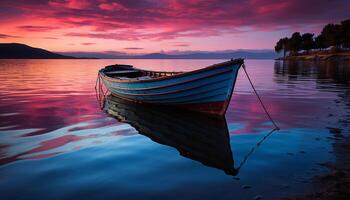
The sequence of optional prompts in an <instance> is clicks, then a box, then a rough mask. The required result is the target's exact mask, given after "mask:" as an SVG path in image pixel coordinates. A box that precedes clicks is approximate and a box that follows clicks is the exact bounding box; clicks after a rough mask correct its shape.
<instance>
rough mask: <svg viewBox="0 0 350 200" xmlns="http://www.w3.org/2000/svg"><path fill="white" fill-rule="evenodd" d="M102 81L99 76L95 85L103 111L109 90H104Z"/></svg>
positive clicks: (98, 75)
mask: <svg viewBox="0 0 350 200" xmlns="http://www.w3.org/2000/svg"><path fill="white" fill-rule="evenodd" d="M101 79H102V78H101V76H100V74H97V78H96V83H95V92H96V98H97V101H98V103H99V105H100V108H101V109H103V107H104V104H105V99H106V95H107V94H108V89H107V90H106V91H104V90H103V82H102V80H101Z"/></svg>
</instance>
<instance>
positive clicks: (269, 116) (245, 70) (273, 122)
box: [242, 64, 280, 130]
mask: <svg viewBox="0 0 350 200" xmlns="http://www.w3.org/2000/svg"><path fill="white" fill-rule="evenodd" d="M242 68H243V70H244V73H245V74H246V76H247V78H248V81H249V83H250V85H251V87H252V88H253V90H254V93H255V95H256V96H257V98H258V100H259V102H260V105H261V107H262V108H263V109H264V111H265V113H266V115H267V117H268V118H269V119H270V121H271V122H272V124H273V125H274V126H275V129H276V130H280V128H279V127H278V126H277V124H276V123H275V121H274V120H273V119H272V117H271V115H270V113H269V112H268V110H267V109H266V106H265V105H264V103H263V102H262V100H261V97H260V96H259V94H258V92H257V91H256V89H255V87H254V84H253V82H252V80H251V79H250V77H249V74H248V72H247V69H246V67H245V65H244V64H243V65H242Z"/></svg>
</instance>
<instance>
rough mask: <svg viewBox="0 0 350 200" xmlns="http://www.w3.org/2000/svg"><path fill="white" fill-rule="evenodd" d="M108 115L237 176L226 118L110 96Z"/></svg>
mask: <svg viewBox="0 0 350 200" xmlns="http://www.w3.org/2000/svg"><path fill="white" fill-rule="evenodd" d="M104 110H105V112H106V113H108V114H110V115H112V116H113V117H115V118H117V119H118V120H119V121H122V122H126V123H128V124H130V125H131V126H133V127H134V128H135V129H136V130H137V131H138V132H139V133H140V134H142V135H145V136H147V137H149V138H150V139H152V140H153V141H155V142H157V143H160V144H164V145H168V146H171V147H174V148H176V149H177V150H178V151H179V152H180V155H182V156H184V157H186V158H190V159H192V160H196V161H199V162H201V163H202V164H204V165H206V166H210V167H215V168H218V169H221V170H223V171H224V172H225V173H226V174H229V175H236V174H237V170H235V168H234V161H233V157H232V151H231V148H230V140H229V133H228V128H227V124H226V120H225V118H224V117H220V118H219V117H213V116H208V115H203V114H200V113H197V112H192V111H187V110H186V111H185V110H179V109H178V108H173V107H167V106H159V105H150V104H137V103H133V102H130V101H126V100H123V99H120V98H118V97H115V96H113V95H108V96H107V97H106V102H105V106H104Z"/></svg>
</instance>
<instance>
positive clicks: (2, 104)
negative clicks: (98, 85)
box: [0, 60, 350, 199]
mask: <svg viewBox="0 0 350 200" xmlns="http://www.w3.org/2000/svg"><path fill="white" fill-rule="evenodd" d="M217 62H220V60H1V61H0V80H1V84H0V199H81V198H84V199H214V198H216V199H254V198H255V197H256V196H257V195H260V196H262V197H263V198H264V199H278V198H280V197H283V196H290V195H293V194H295V193H302V192H305V191H310V190H312V189H313V184H312V181H311V178H312V177H313V176H315V175H319V174H322V173H325V172H327V168H325V167H323V164H322V163H327V162H334V161H335V160H336V159H337V158H336V155H334V153H333V148H334V144H335V142H336V140H337V138H336V137H335V135H334V134H333V133H332V128H340V129H341V130H342V134H346V133H347V131H348V127H347V126H348V122H349V120H350V119H349V118H350V101H349V100H350V96H349V94H350V85H349V81H350V63H348V62H340V63H306V62H295V63H282V62H275V61H273V60H247V61H246V66H247V70H248V71H249V73H250V75H251V78H252V79H253V82H254V83H255V85H256V88H257V90H258V91H259V93H260V94H261V97H262V98H263V100H264V102H265V104H266V106H267V108H268V109H269V111H270V112H271V115H272V116H273V118H274V119H275V121H276V122H277V124H278V125H279V126H280V127H281V130H280V131H275V132H273V133H272V134H271V130H272V129H273V126H272V124H271V122H269V120H268V119H267V117H266V115H265V114H264V112H263V110H262V109H261V106H260V105H259V102H258V101H257V99H256V97H255V96H254V94H253V93H252V90H251V88H250V86H249V83H248V81H247V79H246V77H245V75H244V73H243V71H242V70H241V71H240V73H239V77H238V80H237V84H236V87H235V91H234V94H233V97H232V100H231V104H230V107H229V109H228V111H227V114H226V119H225V120H224V121H222V120H221V121H219V122H217V121H215V120H211V119H203V117H201V116H198V115H191V114H188V113H186V112H184V113H182V112H176V111H175V112H174V111H169V112H168V114H165V115H164V113H167V112H166V111H165V110H159V109H158V110H157V108H154V109H153V108H149V107H148V108H141V107H137V105H135V106H133V105H128V104H125V105H124V104H123V103H122V102H118V101H114V100H113V99H112V100H113V101H111V102H109V103H107V106H112V107H110V108H113V109H117V110H114V111H115V112H113V113H114V116H113V113H112V112H109V113H110V115H108V114H106V113H105V112H103V111H101V109H100V107H99V104H98V102H97V100H96V96H95V90H94V86H95V80H96V76H97V71H98V69H100V68H101V67H102V66H105V65H108V64H115V63H126V64H133V65H134V66H137V67H144V68H147V69H152V70H171V71H188V70H193V69H198V68H201V67H204V66H207V65H210V64H214V63H217ZM113 105H114V107H113ZM115 105H117V106H115ZM113 109H112V111H113ZM118 109H119V110H118ZM107 110H108V109H107ZM110 111H111V110H110ZM181 116H182V117H181ZM114 117H116V118H119V120H117V119H116V118H114ZM177 133H178V134H177ZM192 133H193V134H192ZM174 135H176V136H175V137H173V136H174ZM201 135H205V137H201ZM203 138H204V139H203ZM213 141H216V143H215V142H214V143H213ZM218 141H219V142H218ZM220 144H222V145H220ZM206 145H207V146H206Z"/></svg>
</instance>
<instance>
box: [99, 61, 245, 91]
mask: <svg viewBox="0 0 350 200" xmlns="http://www.w3.org/2000/svg"><path fill="white" fill-rule="evenodd" d="M238 67H239V65H234V66H223V67H219V68H215V69H211V70H208V71H203V72H199V73H195V74H190V75H188V76H181V77H176V78H175V77H174V78H170V79H164V80H159V81H151V82H112V81H106V82H105V83H107V84H109V87H121V88H125V89H140V90H148V89H149V88H152V87H159V86H166V85H171V84H177V83H181V82H186V81H187V82H192V81H194V80H195V79H200V78H203V77H205V76H210V75H213V74H215V73H220V72H221V73H223V72H226V71H229V70H232V69H234V68H236V69H238Z"/></svg>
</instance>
